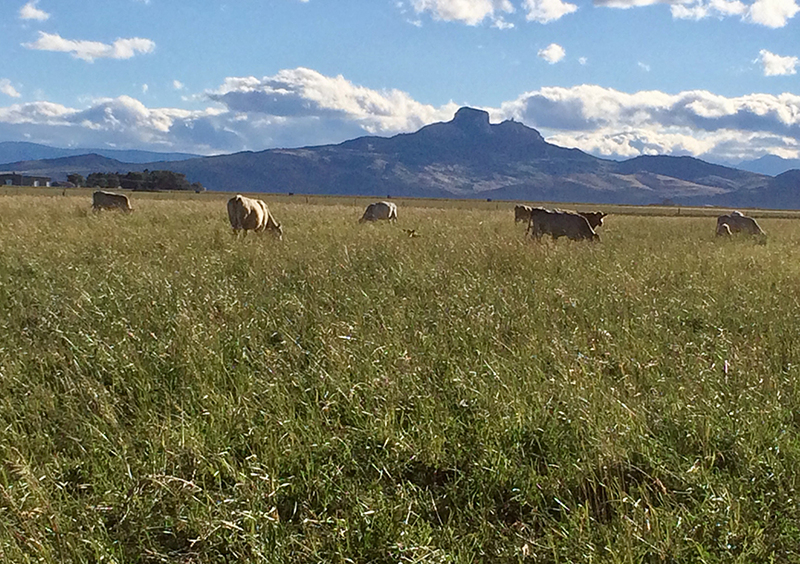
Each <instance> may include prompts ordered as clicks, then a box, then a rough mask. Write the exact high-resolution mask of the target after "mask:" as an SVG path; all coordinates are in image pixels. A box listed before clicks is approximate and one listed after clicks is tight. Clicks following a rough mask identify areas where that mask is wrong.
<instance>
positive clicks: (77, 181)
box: [67, 173, 86, 186]
mask: <svg viewBox="0 0 800 564" xmlns="http://www.w3.org/2000/svg"><path fill="white" fill-rule="evenodd" d="M67 182H72V183H73V184H74V185H75V186H85V185H86V179H85V178H83V175H81V174H77V173H76V174H68V175H67Z"/></svg>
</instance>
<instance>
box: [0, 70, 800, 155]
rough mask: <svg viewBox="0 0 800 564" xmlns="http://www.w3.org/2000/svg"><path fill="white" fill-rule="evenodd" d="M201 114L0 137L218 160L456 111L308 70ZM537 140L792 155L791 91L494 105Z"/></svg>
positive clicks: (5, 127) (41, 110)
mask: <svg viewBox="0 0 800 564" xmlns="http://www.w3.org/2000/svg"><path fill="white" fill-rule="evenodd" d="M202 98H205V99H206V100H207V101H208V107H206V108H205V109H202V110H196V111H188V110H183V109H178V108H150V107H148V106H146V105H145V104H144V103H143V102H141V101H140V100H137V99H135V98H132V97H128V96H120V97H117V98H103V99H97V100H94V101H91V102H90V103H89V104H88V105H87V107H84V108H70V107H65V106H63V105H59V104H54V103H51V102H31V103H25V104H15V105H11V106H7V107H2V106H0V138H3V139H8V140H23V139H30V140H36V141H37V142H42V143H47V144H52V145H61V146H66V145H76V144H78V145H83V146H102V145H113V146H116V147H118V148H143V149H151V150H165V151H166V150H169V151H186V152H195V153H204V154H212V153H220V152H225V153H230V152H235V151H240V150H246V149H249V150H262V149H267V148H274V147H299V146H308V145H320V144H327V143H339V142H342V141H345V140H347V139H352V138H354V137H359V136H362V135H366V134H375V135H382V136H389V135H393V134H396V133H402V132H412V131H416V130H417V129H419V128H420V127H422V126H424V125H427V124H430V123H433V122H437V121H448V120H450V119H452V117H453V115H454V113H455V111H456V110H457V108H458V105H456V104H454V103H452V102H451V103H448V104H445V105H443V106H440V107H434V106H430V105H427V104H423V103H420V102H418V101H416V100H414V99H413V98H412V97H411V96H410V95H409V94H408V93H405V92H402V91H398V90H382V91H378V90H373V89H369V88H365V87H363V86H359V85H357V84H353V83H352V82H350V81H348V80H346V79H345V78H343V77H341V76H326V75H323V74H321V73H319V72H316V71H314V70H311V69H304V68H297V69H289V70H283V71H281V72H279V73H277V74H275V75H273V76H267V77H262V78H256V77H231V78H228V79H226V80H225V81H224V83H223V84H221V85H220V86H219V88H217V89H215V90H212V91H208V92H205V93H204V94H203V96H202V97H195V102H196V101H197V100H199V99H202ZM484 109H487V110H488V111H489V112H490V115H491V116H492V121H493V122H494V123H497V122H499V121H501V120H505V119H512V118H513V119H514V120H516V121H519V122H521V123H524V124H526V125H528V126H530V127H535V128H537V129H539V130H540V131H541V132H542V134H543V135H545V137H546V139H547V140H548V141H550V142H552V143H556V144H558V145H562V146H568V147H577V148H580V149H582V150H585V151H589V152H592V153H595V154H599V155H605V156H610V157H632V156H636V155H641V154H675V155H680V154H686V155H694V156H700V157H703V158H707V159H710V160H732V161H735V160H743V159H749V158H756V157H759V156H762V155H764V154H767V153H772V154H779V155H782V156H784V157H787V158H789V157H797V156H798V151H800V95H796V94H789V93H786V94H781V95H777V96H776V95H772V94H758V93H754V94H749V95H746V96H739V97H725V96H720V95H716V94H713V93H711V92H707V91H702V90H697V91H685V92H678V93H665V92H660V91H640V92H633V93H627V92H621V91H618V90H614V89H610V88H604V87H601V86H595V85H580V86H575V87H571V88H561V87H548V88H541V89H538V90H535V91H531V92H526V93H524V94H522V95H521V96H519V97H517V98H516V99H514V100H510V101H508V102H505V103H503V104H501V105H500V106H499V107H496V108H484Z"/></svg>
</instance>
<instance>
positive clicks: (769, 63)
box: [758, 49, 798, 76]
mask: <svg viewBox="0 0 800 564" xmlns="http://www.w3.org/2000/svg"><path fill="white" fill-rule="evenodd" d="M758 54H759V58H758V62H760V63H761V66H762V67H763V69H764V76H785V75H789V74H797V63H798V58H797V57H781V56H780V55H776V54H775V53H770V52H769V51H767V50H766V49H762V50H761V51H759V53H758Z"/></svg>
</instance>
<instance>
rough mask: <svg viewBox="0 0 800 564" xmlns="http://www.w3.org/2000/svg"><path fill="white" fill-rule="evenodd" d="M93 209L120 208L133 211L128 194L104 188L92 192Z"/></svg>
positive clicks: (126, 211)
mask: <svg viewBox="0 0 800 564" xmlns="http://www.w3.org/2000/svg"><path fill="white" fill-rule="evenodd" d="M92 209H93V210H95V211H99V210H114V209H119V210H122V211H124V212H125V213H130V212H132V211H133V208H132V207H131V203H130V201H129V200H128V196H126V195H125V194H115V193H113V192H103V191H102V190H97V191H96V192H94V193H93V194H92Z"/></svg>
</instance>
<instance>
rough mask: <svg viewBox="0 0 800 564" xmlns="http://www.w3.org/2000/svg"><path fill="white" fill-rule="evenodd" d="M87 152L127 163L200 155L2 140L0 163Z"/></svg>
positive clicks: (68, 155)
mask: <svg viewBox="0 0 800 564" xmlns="http://www.w3.org/2000/svg"><path fill="white" fill-rule="evenodd" d="M87 154H95V155H101V156H103V157H108V158H110V159H116V160H118V161H121V162H126V163H151V162H162V161H182V160H185V159H191V158H194V157H197V156H199V155H193V154H189V153H158V152H155V151H137V150H130V151H126V150H120V149H63V148H57V147H48V146H47V145H39V144H38V143H26V142H18V141H3V142H0V163H13V162H19V161H37V160H41V159H58V158H61V157H73V156H79V155H87ZM0 170H5V168H4V166H3V165H0Z"/></svg>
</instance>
